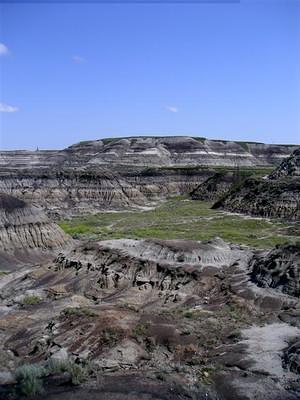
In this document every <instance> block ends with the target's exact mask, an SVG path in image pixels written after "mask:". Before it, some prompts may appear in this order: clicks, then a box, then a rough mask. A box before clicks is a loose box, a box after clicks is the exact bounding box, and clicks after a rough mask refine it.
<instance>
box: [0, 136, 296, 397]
mask: <svg viewBox="0 0 300 400" xmlns="http://www.w3.org/2000/svg"><path fill="white" fill-rule="evenodd" d="M299 156H300V151H299V149H297V146H292V145H291V146H287V145H266V144H261V143H246V142H228V141H227V142H226V141H221V140H220V141H216V140H208V139H205V138H192V137H129V138H112V139H103V140H97V141H87V142H80V143H78V144H75V145H73V146H70V147H69V148H67V149H64V150H49V151H46V150H37V151H1V152H0V193H1V194H0V288H1V292H0V298H1V303H0V399H3V400H4V399H5V400H7V399H11V400H16V399H25V398H32V399H47V400H65V399H82V398H84V399H87V400H92V399H99V400H100V399H107V400H135V399H136V400H138V399H152V400H154V399H155V400H159V399H170V400H171V399H172V400H173V399H178V400H179V399H183V398H185V399H191V400H193V399H203V400H204V399H209V400H232V399H237V400H285V399H287V400H296V399H298V398H299V397H300V378H299V373H300V344H299V343H300V300H299V298H300V287H299V278H300V247H299V240H298V238H299V235H300V233H299V226H298V223H297V222H298V221H299V218H300V214H299V207H298V205H299V204H298V203H299V201H298V200H299V199H298V197H299V193H300V186H299V176H300V174H299V167H300V157H299ZM199 210H200V211H199ZM201 210H202V211H201ZM159 224H160V225H159ZM232 224H233V225H232ZM135 226H138V229H135ZM201 229H202V231H201ZM226 229H227V231H226ZM231 229H232V230H233V231H234V232H233V233H234V235H236V236H232V232H231ZM242 229H244V230H243V231H242ZM206 233H209V236H208V237H207V239H205V238H204V237H205V234H206ZM258 233H259V234H260V235H258ZM266 235H267V236H268V237H266ZM275 236H276V238H277V239H278V241H277V242H276V244H275V242H274V237H275ZM232 237H234V238H236V239H234V240H228V238H232ZM197 238H200V239H199V240H198V239H197ZM224 238H225V239H226V240H224ZM277 239H276V240H277ZM286 240H287V241H288V243H285V241H286Z"/></svg>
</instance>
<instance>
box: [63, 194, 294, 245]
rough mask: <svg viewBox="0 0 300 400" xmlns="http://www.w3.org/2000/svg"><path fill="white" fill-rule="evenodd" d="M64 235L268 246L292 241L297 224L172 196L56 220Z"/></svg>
mask: <svg viewBox="0 0 300 400" xmlns="http://www.w3.org/2000/svg"><path fill="white" fill-rule="evenodd" d="M59 225H60V226H61V228H62V229H63V230H64V231H65V232H66V233H68V234H70V235H72V236H73V237H75V238H78V239H89V240H107V239H120V238H124V237H126V238H131V239H152V238H157V239H184V240H210V239H212V238H214V237H216V236H218V237H221V238H222V239H223V240H226V241H229V242H233V243H238V244H244V245H248V246H253V247H257V248H270V247H273V246H275V245H277V244H283V243H286V242H292V243H294V242H296V241H297V240H299V237H300V230H299V227H298V228H297V225H296V223H295V224H287V223H284V222H280V221H278V220H268V219H265V218H255V217H249V216H243V215H241V214H233V213H228V212H225V211H221V210H212V209H211V204H210V203H208V202H205V201H199V200H198V201H197V200H190V199H188V198H185V197H183V196H180V197H179V196H178V197H173V198H171V199H169V200H167V201H166V202H164V203H162V204H160V205H159V206H157V207H156V208H153V209H150V210H137V211H132V210H125V211H122V212H103V213H98V214H95V215H87V216H81V217H74V218H73V219H69V220H63V221H60V223H59Z"/></svg>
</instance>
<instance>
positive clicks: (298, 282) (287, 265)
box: [251, 245, 300, 297]
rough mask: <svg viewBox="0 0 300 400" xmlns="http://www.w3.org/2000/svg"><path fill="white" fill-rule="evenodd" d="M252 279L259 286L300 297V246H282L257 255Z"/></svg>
mask: <svg viewBox="0 0 300 400" xmlns="http://www.w3.org/2000/svg"><path fill="white" fill-rule="evenodd" d="M251 268H252V271H251V278H252V280H253V282H255V283H256V284H257V285H258V286H261V287H271V288H276V289H277V290H280V291H281V292H283V293H287V294H289V295H291V296H295V297H300V246H299V245H286V246H280V247H278V248H276V249H273V250H271V251H269V252H263V254H261V255H257V256H256V257H255V258H254V260H253V262H252V265H251Z"/></svg>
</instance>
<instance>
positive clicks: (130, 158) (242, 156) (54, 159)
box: [0, 136, 296, 169]
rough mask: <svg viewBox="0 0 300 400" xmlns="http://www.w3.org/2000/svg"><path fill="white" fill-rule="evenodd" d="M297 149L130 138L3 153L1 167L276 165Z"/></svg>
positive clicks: (170, 138)
mask: <svg viewBox="0 0 300 400" xmlns="http://www.w3.org/2000/svg"><path fill="white" fill-rule="evenodd" d="M295 149H296V146H292V145H291V146H288V145H269V144H263V143H250V142H249V143H247V142H233V141H223V140H208V139H205V138H192V137H186V136H181V137H172V136H170V137H128V138H119V139H118V138H114V139H104V140H95V141H86V142H80V143H78V144H75V145H73V146H70V147H68V148H67V149H64V150H60V151H52V150H47V151H44V150H42V151H2V152H0V167H1V168H6V167H11V168H18V169H20V168H26V167H27V168H28V167H33V168H41V167H51V166H60V167H63V166H64V167H67V166H73V167H75V166H82V165H87V164H90V165H105V164H106V165H107V164H109V165H114V164H118V165H135V166H149V165H152V166H174V165H176V166H186V165H206V166H211V165H214V166H215V165H227V166H234V165H236V163H237V162H238V163H239V165H241V166H242V165H244V166H258V165H259V166H261V165H264V166H266V165H267V166H273V165H278V164H279V163H280V161H281V160H282V159H283V158H285V157H288V156H289V155H290V153H291V152H292V151H293V150H295Z"/></svg>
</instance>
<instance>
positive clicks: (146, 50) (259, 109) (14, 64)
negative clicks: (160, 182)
mask: <svg viewBox="0 0 300 400" xmlns="http://www.w3.org/2000/svg"><path fill="white" fill-rule="evenodd" d="M136 135H157V136H163V135H189V136H201V137H207V138H211V139H228V140H245V141H247V140H248V141H259V142H265V143H291V144H300V1H299V0H262V1H259V0H241V1H240V2H231V3H224V2H214V3H213V4H208V3H207V2H206V3H205V2H203V1H202V2H201V0H199V3H197V4H195V3H186V4H184V3H181V4H174V3H173V4H172V3H171V2H168V3H160V4H149V3H148V4H139V3H130V2H127V3H125V4H120V3H118V4H109V3H95V2H94V3H80V2H75V3H72V4H70V3H68V2H64V3H59V2H55V3H51V1H50V2H48V3H40V4H38V3H29V2H28V3H17V2H16V3H13V2H9V3H5V2H2V3H1V0H0V148H1V149H36V147H39V148H40V149H60V148H65V147H67V146H69V145H71V144H73V143H76V142H79V141H82V140H89V139H101V138H104V137H119V136H136Z"/></svg>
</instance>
